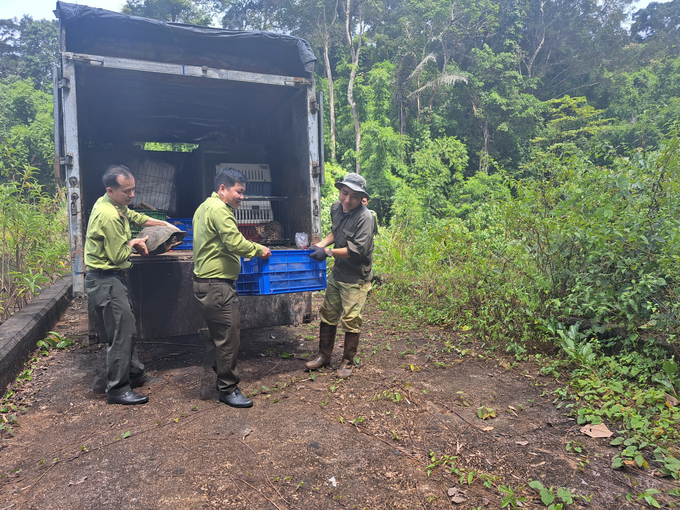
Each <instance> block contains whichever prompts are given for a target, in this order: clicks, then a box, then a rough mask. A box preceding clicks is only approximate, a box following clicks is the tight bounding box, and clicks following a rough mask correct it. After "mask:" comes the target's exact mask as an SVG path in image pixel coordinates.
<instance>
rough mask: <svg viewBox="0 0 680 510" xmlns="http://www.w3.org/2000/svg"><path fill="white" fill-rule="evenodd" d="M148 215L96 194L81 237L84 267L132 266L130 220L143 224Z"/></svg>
mask: <svg viewBox="0 0 680 510" xmlns="http://www.w3.org/2000/svg"><path fill="white" fill-rule="evenodd" d="M148 219H149V217H148V216H147V215H146V214H141V213H138V212H136V211H133V210H132V209H129V208H128V207H127V206H125V205H120V204H118V203H116V202H114V201H113V200H111V198H110V197H109V196H108V195H104V196H103V197H100V198H99V199H98V200H97V202H96V203H95V204H94V207H93V208H92V214H90V220H89V222H88V224H87V235H86V237H85V266H86V267H87V268H88V269H102V270H112V269H115V270H125V269H129V268H130V267H131V266H132V262H130V260H129V259H130V253H132V249H131V248H130V247H129V246H128V244H127V243H128V242H129V241H130V239H131V238H132V234H131V233H130V222H131V221H132V222H134V223H137V224H139V225H143V224H144V223H145V222H146V220H148Z"/></svg>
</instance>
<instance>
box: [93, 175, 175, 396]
mask: <svg viewBox="0 0 680 510" xmlns="http://www.w3.org/2000/svg"><path fill="white" fill-rule="evenodd" d="M102 182H103V183H104V186H105V187H106V194H105V195H104V196H102V197H101V198H99V199H98V200H97V202H96V203H95V205H94V208H93V209H92V214H91V215H90V220H89V222H88V225H87V236H86V238H85V266H86V273H85V292H86V293H87V299H88V302H89V303H90V305H91V306H92V307H93V308H94V310H95V312H96V313H97V315H98V316H99V318H100V319H101V321H102V322H103V323H104V329H105V331H106V339H107V342H108V347H107V351H106V380H107V383H106V396H107V402H108V403H109V404H144V403H146V402H148V401H149V397H147V396H143V395H139V394H138V393H136V392H135V391H133V390H132V388H133V387H135V386H140V385H141V384H143V382H144V379H145V374H144V365H143V364H142V363H141V362H140V361H139V355H138V354H137V348H136V346H135V336H136V334H137V328H136V325H135V316H134V314H133V313H132V305H131V303H130V299H129V295H128V289H127V281H126V279H127V270H128V269H130V267H131V266H132V263H131V262H130V260H129V257H130V254H131V253H132V249H133V248H134V249H135V250H136V251H137V253H140V254H141V255H146V254H147V249H146V244H145V241H146V238H143V239H131V237H132V235H131V233H130V221H132V222H134V223H137V224H139V225H143V226H147V227H148V226H154V225H156V226H160V225H163V226H169V227H172V228H176V227H175V226H174V225H170V224H169V223H167V222H165V221H161V220H157V219H154V218H149V217H148V216H146V215H145V214H140V213H138V212H135V211H133V210H131V209H128V207H127V206H128V205H130V203H131V202H132V198H133V197H134V196H135V179H134V177H133V176H132V174H131V173H130V170H129V169H128V168H127V167H126V166H123V165H114V166H111V167H109V168H108V169H107V170H106V172H105V173H104V175H103V177H102ZM95 386H97V383H96V382H95ZM95 391H96V390H95Z"/></svg>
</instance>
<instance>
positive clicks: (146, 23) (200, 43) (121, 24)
mask: <svg viewBox="0 0 680 510" xmlns="http://www.w3.org/2000/svg"><path fill="white" fill-rule="evenodd" d="M55 13H56V15H57V17H58V18H59V19H60V20H61V23H62V24H63V26H65V28H66V51H71V52H76V53H87V54H94V55H103V56H112V57H121V58H132V59H140V60H153V61H159V62H171V63H182V64H186V65H208V66H211V67H220V68H225V69H234V70H241V71H250V72H258V73H268V74H281V75H286V76H300V77H305V76H308V75H310V74H311V73H312V71H313V70H314V63H315V62H316V57H315V56H314V53H313V52H312V49H311V47H310V45H309V43H308V42H307V41H305V40H304V39H300V38H298V37H293V36H289V35H282V34H275V33H272V32H251V31H244V30H227V29H222V28H211V27H202V26H196V25H185V24H182V23H168V22H164V21H158V20H153V19H148V18H140V17H138V16H129V15H126V14H120V13H117V12H112V11H107V10H105V9H97V8H94V7H88V6H86V5H77V4H70V3H65V2H57V10H56V11H55Z"/></svg>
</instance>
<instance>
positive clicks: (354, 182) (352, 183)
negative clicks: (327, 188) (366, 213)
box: [335, 173, 371, 198]
mask: <svg viewBox="0 0 680 510" xmlns="http://www.w3.org/2000/svg"><path fill="white" fill-rule="evenodd" d="M343 186H347V187H348V188H349V189H351V190H353V191H358V192H359V193H363V194H364V195H366V197H367V198H371V197H370V196H369V194H368V193H366V179H364V178H363V177H362V176H360V175H359V174H355V173H350V174H347V175H345V178H344V179H343V180H342V181H336V183H335V187H336V188H338V189H340V188H342V187H343Z"/></svg>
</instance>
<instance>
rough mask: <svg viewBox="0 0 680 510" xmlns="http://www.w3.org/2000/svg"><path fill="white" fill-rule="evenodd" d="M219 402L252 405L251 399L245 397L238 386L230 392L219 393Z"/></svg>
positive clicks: (230, 404) (241, 405)
mask: <svg viewBox="0 0 680 510" xmlns="http://www.w3.org/2000/svg"><path fill="white" fill-rule="evenodd" d="M220 402H224V403H225V404H227V405H228V406H231V407H253V401H252V400H249V399H247V398H246V397H245V396H244V395H243V393H241V390H239V389H238V388H236V389H235V390H234V391H233V392H232V393H220Z"/></svg>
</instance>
